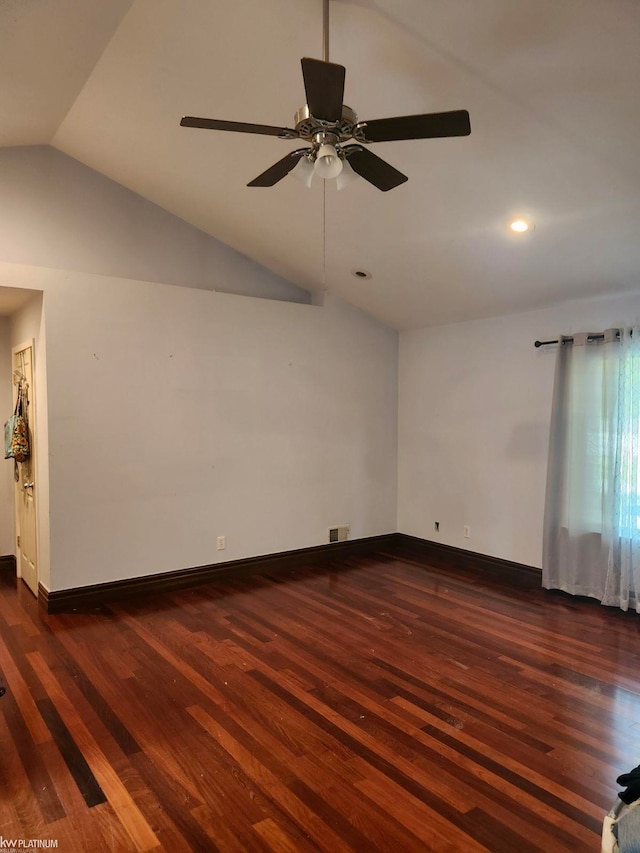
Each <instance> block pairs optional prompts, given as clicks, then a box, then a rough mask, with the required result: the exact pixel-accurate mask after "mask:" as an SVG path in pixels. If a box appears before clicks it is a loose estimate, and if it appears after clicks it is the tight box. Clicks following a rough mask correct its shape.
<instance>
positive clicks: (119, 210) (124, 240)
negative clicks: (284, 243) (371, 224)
mask: <svg viewBox="0 0 640 853" xmlns="http://www.w3.org/2000/svg"><path fill="white" fill-rule="evenodd" d="M0 197H1V198H2V205H0V260H2V261H9V262H13V263H20V264H32V265H37V266H43V267H55V268H57V269H69V270H76V271H82V272H89V273H98V274H103V275H110V276H117V277H119V278H131V279H142V280H146V281H163V282H168V283H170V284H177V285H182V286H185V287H197V288H202V289H205V290H218V291H221V292H224V293H241V294H245V295H248V296H259V297H262V298H266V299H278V300H284V301H290V302H303V303H309V302H310V301H311V297H310V295H309V293H308V292H307V291H305V290H302V289H301V288H299V287H296V286H295V285H293V284H291V282H288V281H285V280H284V279H282V278H279V277H278V276H276V275H274V274H273V273H272V272H270V271H269V270H267V269H265V268H264V267H262V266H260V265H259V264H257V263H254V262H253V261H252V260H250V259H249V258H247V257H245V256H244V255H241V254H240V253H238V252H236V251H234V250H233V249H231V248H230V247H229V246H227V245H225V244H224V243H221V242H220V241H218V240H216V239H214V238H213V237H211V236H209V235H208V234H205V233H204V232H203V231H200V230H199V229H197V228H194V227H193V226H191V225H188V224H187V223H186V222H183V221H182V220H181V219H179V218H178V217H176V216H173V215H172V214H170V213H167V211H165V210H163V209H162V208H160V207H158V206H157V205H155V204H152V203H151V202H149V201H146V200H145V199H144V198H142V197H141V196H139V195H137V194H136V193H133V192H131V191H130V190H128V189H125V187H122V186H120V184H117V183H115V182H114V181H111V180H110V179H109V178H106V177H105V176H104V175H101V174H100V173H99V172H96V171H94V170H93V169H90V168H89V167H87V166H85V165H83V164H82V163H80V162H78V161H77V160H74V159H73V158H72V157H69V156H67V155H66V154H63V153H62V152H60V151H57V150H56V149H55V148H51V147H49V146H47V145H36V146H25V147H16V148H0Z"/></svg>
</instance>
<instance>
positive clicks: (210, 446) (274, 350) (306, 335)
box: [0, 264, 398, 590]
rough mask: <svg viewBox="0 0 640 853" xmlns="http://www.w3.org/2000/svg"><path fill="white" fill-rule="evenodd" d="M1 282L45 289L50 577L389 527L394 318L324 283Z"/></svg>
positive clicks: (209, 559)
mask: <svg viewBox="0 0 640 853" xmlns="http://www.w3.org/2000/svg"><path fill="white" fill-rule="evenodd" d="M9 283H11V285H12V286H27V287H31V288H40V289H42V290H44V293H45V296H44V300H45V316H46V338H47V364H46V367H47V384H48V389H47V390H48V412H49V436H48V438H49V453H48V461H49V476H50V524H51V576H50V581H49V588H50V589H52V590H57V589H65V588H69V587H76V586H83V585H86V584H93V583H101V582H106V581H110V580H117V579H121V578H126V577H135V576H140V575H147V574H152V573H155V572H163V571H173V570H176V569H181V568H187V567H191V566H198V565H204V564H209V563H213V562H218V561H222V560H233V559H238V558H242V557H248V556H252V555H257V554H268V553H273V552H278V551H285V550H290V549H295V548H302V547H306V546H311V545H317V544H321V543H323V542H326V541H327V530H326V528H327V527H328V526H329V525H333V524H336V523H349V524H351V536H352V538H354V539H355V538H360V537H366V536H374V535H378V534H382V533H389V532H392V531H394V530H395V529H396V488H395V483H396V447H397V442H396V426H397V420H396V412H397V341H398V337H397V334H396V333H395V332H393V331H391V330H390V329H388V328H387V327H385V326H382V325H381V324H379V323H377V322H375V321H373V320H371V319H369V318H368V317H366V316H365V315H364V314H362V313H361V312H359V311H358V310H357V309H354V308H351V307H349V306H347V305H346V304H344V303H342V302H341V301H340V300H338V299H335V298H328V299H327V300H326V301H325V305H324V307H322V308H320V307H315V306H310V305H300V304H293V303H285V302H275V301H269V300H263V299H253V298H248V297H240V296H232V295H228V294H220V293H212V292H208V291H203V290H195V289H188V288H181V287H172V286H169V285H163V284H149V283H147V282H140V281H137V282H133V281H128V280H121V279H116V278H109V277H103V276H88V275H85V274H80V273H72V272H68V271H67V272H61V271H58V270H46V269H43V268H40V267H23V266H18V265H14V264H0V285H2V284H5V285H8V284H9ZM218 535H224V536H226V538H227V548H226V550H225V551H222V552H218V551H216V547H215V544H216V536H218Z"/></svg>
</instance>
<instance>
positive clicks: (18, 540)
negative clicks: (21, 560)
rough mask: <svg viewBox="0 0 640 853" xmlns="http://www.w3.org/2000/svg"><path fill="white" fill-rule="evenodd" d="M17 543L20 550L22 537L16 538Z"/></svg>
mask: <svg viewBox="0 0 640 853" xmlns="http://www.w3.org/2000/svg"><path fill="white" fill-rule="evenodd" d="M16 541H17V543H18V548H19V547H20V537H19V536H16Z"/></svg>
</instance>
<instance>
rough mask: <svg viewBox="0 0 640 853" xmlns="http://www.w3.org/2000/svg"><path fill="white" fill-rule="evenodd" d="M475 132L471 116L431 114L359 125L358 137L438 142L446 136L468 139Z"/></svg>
mask: <svg viewBox="0 0 640 853" xmlns="http://www.w3.org/2000/svg"><path fill="white" fill-rule="evenodd" d="M470 133H471V124H470V122H469V113H468V112H467V111H466V110H452V111H451V112H448V113H427V114H426V115H417V116H398V117H397V118H379V119H374V121H361V122H358V124H357V125H356V127H355V128H354V136H356V134H357V136H356V138H362V139H364V140H365V141H366V142H392V141H394V140H396V139H434V138H437V137H442V136H468V135H469V134H470Z"/></svg>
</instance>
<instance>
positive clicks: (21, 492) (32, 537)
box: [12, 342, 38, 597]
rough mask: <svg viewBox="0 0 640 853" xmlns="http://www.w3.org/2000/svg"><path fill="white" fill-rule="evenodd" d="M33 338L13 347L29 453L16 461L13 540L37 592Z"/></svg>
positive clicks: (24, 574)
mask: <svg viewBox="0 0 640 853" xmlns="http://www.w3.org/2000/svg"><path fill="white" fill-rule="evenodd" d="M33 350H34V347H33V342H32V343H30V344H23V345H21V346H19V347H14V348H13V350H12V354H13V383H14V395H13V400H14V405H15V401H16V399H17V396H18V383H19V381H20V378H21V377H22V381H23V382H24V383H25V386H26V390H27V403H28V405H27V414H28V421H29V439H30V442H29V443H30V448H31V455H30V457H29V459H27V460H26V462H19V463H18V480H17V482H16V484H15V496H16V544H17V553H16V560H17V567H18V577H21V578H22V580H23V581H24V582H25V583H26V585H27V586H28V587H29V589H30V590H31V592H32V593H33V594H34V595H35V596H36V597H37V595H38V537H37V532H36V517H37V516H36V481H35V471H36V464H35V453H36V447H35V425H36V419H35V394H34V385H33V375H34V369H33Z"/></svg>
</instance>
